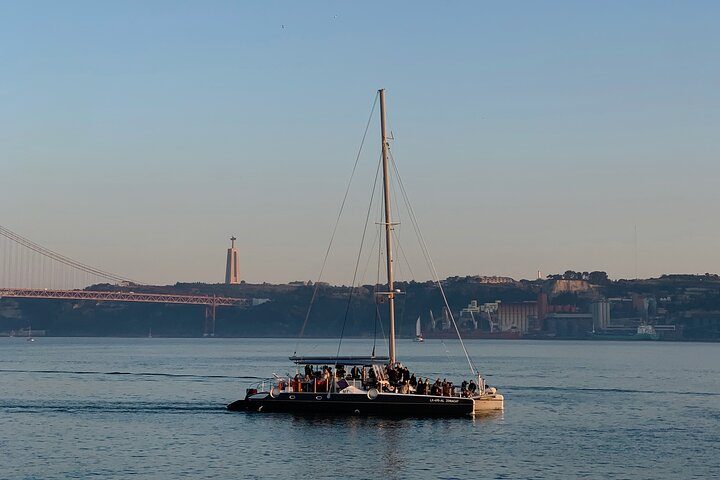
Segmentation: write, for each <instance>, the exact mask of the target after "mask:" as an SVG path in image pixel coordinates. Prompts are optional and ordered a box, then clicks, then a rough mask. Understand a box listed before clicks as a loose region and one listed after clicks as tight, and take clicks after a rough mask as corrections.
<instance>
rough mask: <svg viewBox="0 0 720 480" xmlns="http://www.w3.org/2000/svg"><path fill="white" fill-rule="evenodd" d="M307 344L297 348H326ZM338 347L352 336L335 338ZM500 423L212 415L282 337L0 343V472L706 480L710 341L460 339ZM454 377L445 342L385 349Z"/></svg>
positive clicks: (716, 436) (710, 465)
mask: <svg viewBox="0 0 720 480" xmlns="http://www.w3.org/2000/svg"><path fill="white" fill-rule="evenodd" d="M336 346H337V343H336V342H335V341H329V340H308V341H305V342H303V343H302V344H301V348H300V350H299V352H301V353H306V354H310V353H312V354H333V353H334V352H335V348H336ZM344 346H346V347H347V348H345V353H348V354H359V353H362V354H367V353H368V351H369V346H368V342H366V341H360V340H346V341H345V343H344ZM468 347H469V350H470V351H471V354H472V356H473V357H474V359H475V360H476V362H477V363H478V365H479V366H480V367H481V369H482V370H483V371H484V372H486V373H490V374H492V376H490V377H489V378H488V379H489V382H490V383H491V384H492V385H497V386H498V387H500V388H501V390H502V391H503V393H504V394H505V395H506V410H505V412H504V413H503V414H501V415H496V416H490V417H486V418H477V419H475V420H470V419H452V420H443V419H435V420H432V419H422V420H415V419H405V420H390V419H380V418H318V417H316V418H303V417H299V416H293V415H288V414H246V413H228V412H226V411H225V410H224V406H225V404H226V403H229V402H230V401H233V400H236V399H237V398H240V397H241V396H243V392H244V388H245V387H247V386H249V385H250V384H251V383H253V382H255V381H257V380H256V379H257V378H259V377H267V376H269V375H270V374H271V373H272V372H276V373H278V374H285V373H287V372H290V371H292V369H291V367H290V365H289V363H288V361H287V356H288V355H289V354H291V353H292V352H293V350H294V349H295V341H294V340H269V339H187V340H186V339H183V340H179V339H155V338H153V339H76V338H73V339H65V338H41V339H39V340H38V341H37V342H35V343H28V342H26V341H24V340H23V339H17V338H0V478H10V479H15V478H43V479H45V478H92V477H97V478H116V479H121V478H123V479H124V478H128V477H131V476H136V477H137V478H157V479H176V478H267V477H270V476H273V477H278V478H289V477H291V476H293V477H297V478H370V477H373V478H383V477H384V478H462V479H464V478H582V477H586V478H599V477H604V478H648V479H650V478H712V477H719V476H720V454H719V452H720V428H719V427H720V345H719V344H680V343H657V342H638V343H633V342H617V343H616V342H559V341H556V342H533V341H489V340H488V341H482V340H475V341H469V342H468ZM398 351H399V355H400V356H401V359H402V360H403V361H404V362H405V363H406V364H408V365H409V366H410V367H411V369H413V370H415V371H417V372H419V373H420V374H421V375H422V376H425V375H431V376H432V377H433V378H434V377H437V376H440V377H448V379H450V378H453V379H456V380H459V379H461V378H462V376H463V375H467V373H466V372H467V371H468V368H467V365H466V364H465V363H464V358H463V357H462V354H461V353H460V351H459V350H458V347H457V345H456V344H455V343H453V342H444V343H443V342H441V341H439V340H429V341H428V342H427V343H425V344H414V343H412V342H410V341H401V342H400V343H399V345H398Z"/></svg>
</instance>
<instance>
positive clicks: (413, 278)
mask: <svg viewBox="0 0 720 480" xmlns="http://www.w3.org/2000/svg"><path fill="white" fill-rule="evenodd" d="M393 237H394V238H395V245H397V247H398V250H400V254H401V255H402V257H403V260H405V264H406V266H407V269H408V271H409V272H410V280H415V274H414V273H413V271H412V267H411V266H410V262H409V261H408V259H407V256H406V255H405V250H404V249H403V248H402V245H401V244H400V238H399V237H398V235H397V234H396V233H395V232H394V231H393Z"/></svg>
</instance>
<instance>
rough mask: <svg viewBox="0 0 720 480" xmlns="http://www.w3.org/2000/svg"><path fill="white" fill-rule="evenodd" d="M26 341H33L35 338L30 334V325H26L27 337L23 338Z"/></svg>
mask: <svg viewBox="0 0 720 480" xmlns="http://www.w3.org/2000/svg"><path fill="white" fill-rule="evenodd" d="M25 341H27V342H34V341H35V338H33V336H32V327H31V326H30V325H28V331H27V338H26V339H25Z"/></svg>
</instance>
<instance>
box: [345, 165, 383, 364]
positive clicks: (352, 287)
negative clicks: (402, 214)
mask: <svg viewBox="0 0 720 480" xmlns="http://www.w3.org/2000/svg"><path fill="white" fill-rule="evenodd" d="M379 175H380V162H378V166H377V169H376V170H375V181H374V182H373V188H372V192H371V193H370V204H369V205H368V209H367V214H366V215H365V225H364V226H363V233H362V238H361V239H360V250H359V251H358V256H357V260H356V261H355V271H354V272H353V279H352V284H351V285H350V295H348V301H347V306H346V307H345V318H343V324H342V328H341V329H340V340H339V341H338V348H337V354H336V355H335V361H336V362H337V359H338V357H339V356H340V347H341V346H342V340H343V335H345V326H346V325H347V319H348V314H349V313H350V305H351V304H352V299H353V292H354V291H355V281H356V280H357V274H358V269H359V268H360V259H361V257H362V251H363V247H364V245H365V236H366V235H367V227H368V223H370V213H371V212H372V206H373V201H374V200H375V191H376V190H377V183H378V177H379Z"/></svg>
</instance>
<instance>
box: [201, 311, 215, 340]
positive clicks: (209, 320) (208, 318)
mask: <svg viewBox="0 0 720 480" xmlns="http://www.w3.org/2000/svg"><path fill="white" fill-rule="evenodd" d="M216 307H217V305H215V304H212V305H205V331H204V332H203V337H214V336H215V310H216Z"/></svg>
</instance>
